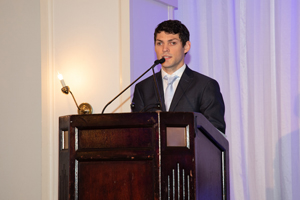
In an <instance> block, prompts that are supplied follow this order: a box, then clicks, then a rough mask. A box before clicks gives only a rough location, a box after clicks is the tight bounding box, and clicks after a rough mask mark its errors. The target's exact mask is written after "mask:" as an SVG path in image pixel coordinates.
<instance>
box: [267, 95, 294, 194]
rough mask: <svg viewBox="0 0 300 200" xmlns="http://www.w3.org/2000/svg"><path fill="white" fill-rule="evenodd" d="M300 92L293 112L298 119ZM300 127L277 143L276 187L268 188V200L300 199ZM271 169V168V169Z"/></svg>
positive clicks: (274, 167)
mask: <svg viewBox="0 0 300 200" xmlns="http://www.w3.org/2000/svg"><path fill="white" fill-rule="evenodd" d="M299 102H300V94H298V95H297V97H296V98H295V102H294V103H293V105H294V106H293V110H292V111H291V113H292V114H293V115H294V116H295V117H296V118H297V119H298V118H300V115H299ZM299 135H300V128H299V124H298V128H297V129H296V130H294V131H292V132H291V133H288V134H286V135H284V136H283V137H281V138H280V139H279V140H278V142H277V144H276V152H275V153H276V154H275V159H274V165H273V172H274V173H273V175H274V181H275V183H274V188H272V189H271V188H267V191H266V199H267V200H277V199H278V200H282V199H285V200H294V199H300V189H299V188H300V147H299V146H300V144H299V141H300V137H299ZM270 170H271V169H270Z"/></svg>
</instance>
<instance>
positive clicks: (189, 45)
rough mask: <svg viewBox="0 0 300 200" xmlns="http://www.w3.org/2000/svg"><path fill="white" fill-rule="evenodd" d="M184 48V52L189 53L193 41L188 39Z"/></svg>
mask: <svg viewBox="0 0 300 200" xmlns="http://www.w3.org/2000/svg"><path fill="white" fill-rule="evenodd" d="M183 48H184V53H187V52H188V51H189V50H190V49H191V42H190V41H187V42H186V43H185V45H184V47H183Z"/></svg>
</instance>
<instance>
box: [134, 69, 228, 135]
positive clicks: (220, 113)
mask: <svg viewBox="0 0 300 200" xmlns="http://www.w3.org/2000/svg"><path fill="white" fill-rule="evenodd" d="M155 76H156V80H157V84H158V88H159V93H160V96H161V102H162V111H166V108H165V104H164V92H163V83H162V77H161V71H159V72H158V73H156V74H155ZM158 102H159V101H158V97H157V95H156V92H155V84H154V79H153V76H150V77H148V78H147V79H145V80H143V81H141V82H139V83H138V84H136V86H135V90H134V96H133V100H132V106H131V107H132V108H131V109H132V111H133V112H140V111H145V112H148V111H149V112H151V111H156V110H157V104H158ZM169 111H170V112H199V113H202V114H203V115H204V116H205V117H206V118H207V119H208V120H209V121H210V122H211V123H212V124H213V125H214V126H215V127H216V128H217V129H219V130H220V131H221V132H223V133H225V128H226V125H225V121H224V113H225V106H224V101H223V97H222V94H221V92H220V87H219V84H218V82H217V81H215V80H214V79H212V78H209V77H207V76H205V75H203V74H200V73H198V72H195V71H193V70H191V69H190V68H188V66H187V67H186V69H185V71H184V72H183V74H182V76H181V79H180V81H179V83H178V86H177V88H176V91H175V93H174V96H173V100H172V102H171V105H170V109H169Z"/></svg>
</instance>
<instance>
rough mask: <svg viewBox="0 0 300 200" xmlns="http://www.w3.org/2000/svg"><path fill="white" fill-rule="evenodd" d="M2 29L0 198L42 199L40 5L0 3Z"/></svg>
mask: <svg viewBox="0 0 300 200" xmlns="http://www.w3.org/2000/svg"><path fill="white" fill-rule="evenodd" d="M0 27H1V29H0V94H1V100H0V103H1V105H0V106H1V109H0V110H1V114H0V123H1V126H0V180H1V181H0V199H1V200H2V199H3V200H15V199H31V200H40V199H41V193H42V190H41V188H42V186H41V183H42V170H41V169H42V168H41V163H42V155H41V152H42V143H41V137H42V135H41V130H42V129H41V75H40V74H41V35H40V30H41V27H40V1H39V0H14V1H10V0H1V1H0Z"/></svg>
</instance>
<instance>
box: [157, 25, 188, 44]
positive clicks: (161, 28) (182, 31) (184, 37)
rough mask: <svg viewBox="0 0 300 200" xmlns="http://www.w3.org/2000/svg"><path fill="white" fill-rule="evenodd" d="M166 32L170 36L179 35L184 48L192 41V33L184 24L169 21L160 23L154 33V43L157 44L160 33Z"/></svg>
mask: <svg viewBox="0 0 300 200" xmlns="http://www.w3.org/2000/svg"><path fill="white" fill-rule="evenodd" d="M161 32H165V33H169V34H179V38H180V40H181V43H182V46H183V47H184V45H185V44H186V42H187V41H189V40H190V32H189V30H188V29H187V28H186V26H185V25H184V24H182V23H181V22H180V21H178V20H167V21H164V22H162V23H160V24H159V25H158V26H157V27H156V29H155V32H154V42H156V37H157V34H158V33H161Z"/></svg>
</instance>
